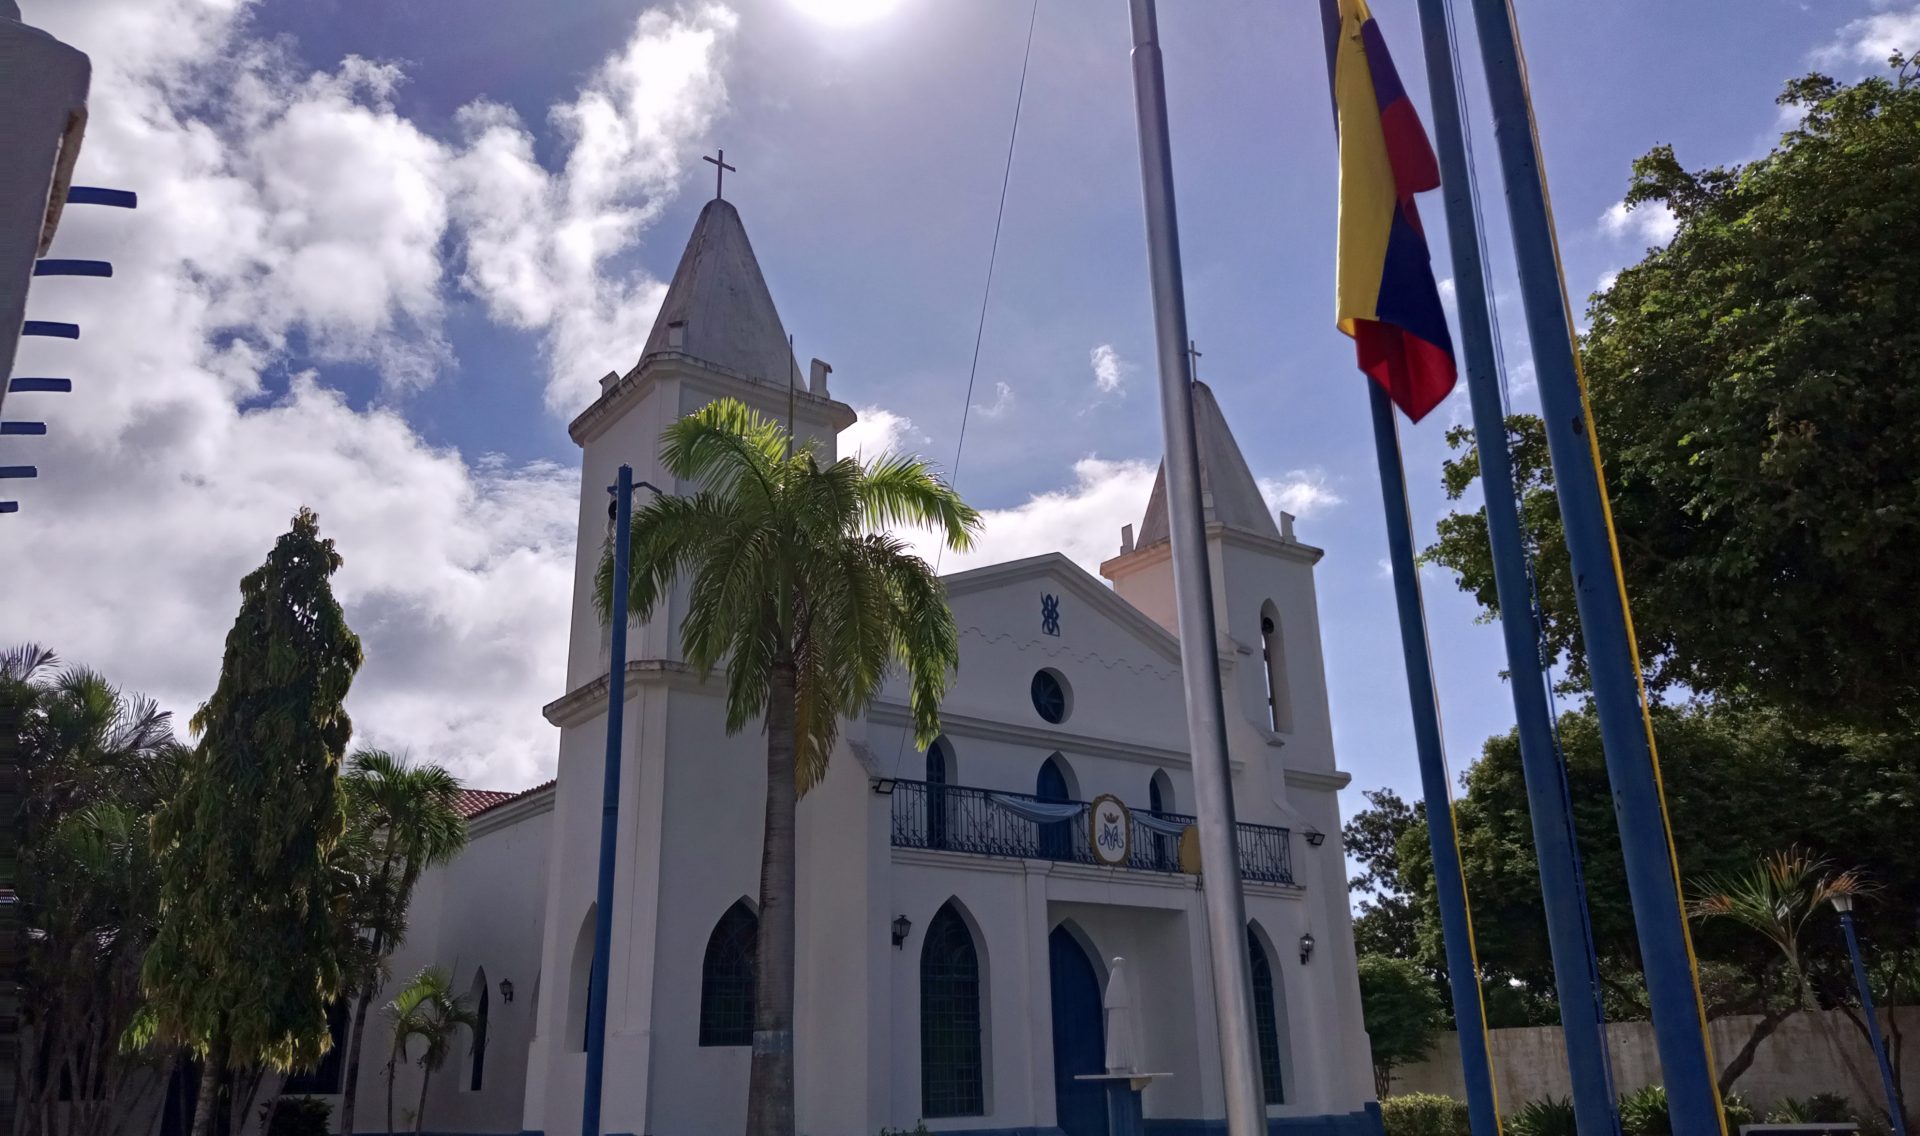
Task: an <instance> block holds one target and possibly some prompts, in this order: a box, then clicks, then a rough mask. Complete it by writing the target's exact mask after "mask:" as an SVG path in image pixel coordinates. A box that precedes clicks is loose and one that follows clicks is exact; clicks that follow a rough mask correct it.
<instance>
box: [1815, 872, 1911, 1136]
mask: <svg viewBox="0 0 1920 1136" xmlns="http://www.w3.org/2000/svg"><path fill="white" fill-rule="evenodd" d="M1833 909H1834V910H1835V911H1838V912H1839V913H1840V928H1841V929H1842V930H1844V931H1845V932H1846V933H1847V955H1848V956H1849V957H1851V958H1852V959H1853V981H1854V984H1855V985H1857V986H1858V987H1859V988H1860V1009H1861V1010H1862V1011H1863V1012H1864V1013H1865V1014H1866V1018H1867V1039H1868V1041H1870V1042H1871V1043H1872V1044H1873V1059H1874V1060H1875V1061H1876V1062H1878V1063H1879V1065H1880V1084H1881V1087H1882V1088H1884V1089H1885V1090H1886V1093H1887V1115H1888V1116H1889V1117H1891V1118H1892V1120H1893V1136H1907V1119H1906V1117H1905V1116H1903V1115H1902V1114H1901V1109H1900V1090H1899V1089H1898V1088H1896V1087H1895V1086H1894V1082H1893V1066H1892V1065H1890V1064H1888V1063H1887V1045H1886V1042H1884V1041H1882V1040H1880V1019H1879V1017H1878V1016H1876V1015H1875V1014H1874V1012H1873V991H1872V990H1871V989H1869V988H1868V987H1867V967H1866V964H1865V963H1863V962H1861V961H1860V938H1859V936H1857V935H1855V934H1854V933H1853V897H1852V896H1851V895H1836V896H1834V897H1833Z"/></svg>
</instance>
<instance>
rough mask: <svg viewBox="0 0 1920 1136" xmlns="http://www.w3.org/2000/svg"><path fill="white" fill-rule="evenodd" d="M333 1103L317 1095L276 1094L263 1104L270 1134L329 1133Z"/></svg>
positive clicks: (312, 1135)
mask: <svg viewBox="0 0 1920 1136" xmlns="http://www.w3.org/2000/svg"><path fill="white" fill-rule="evenodd" d="M332 1120H333V1106H332V1105H331V1104H328V1103H327V1102H326V1101H323V1100H321V1099H319V1098H318V1097H276V1098H275V1099H273V1100H270V1101H268V1102H267V1103H266V1104H263V1105H261V1106H260V1127H261V1128H262V1129H264V1130H265V1131H266V1134H267V1136H330V1134H331V1133H332V1131H333V1123H332Z"/></svg>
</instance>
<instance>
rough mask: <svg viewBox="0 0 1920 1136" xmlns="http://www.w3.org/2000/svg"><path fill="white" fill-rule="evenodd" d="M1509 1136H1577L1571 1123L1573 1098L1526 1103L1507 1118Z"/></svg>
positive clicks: (1555, 1098)
mask: <svg viewBox="0 0 1920 1136" xmlns="http://www.w3.org/2000/svg"><path fill="white" fill-rule="evenodd" d="M1506 1128H1507V1132H1508V1133H1510V1136H1578V1132H1579V1129H1578V1128H1577V1127H1576V1126H1575V1125H1574V1122H1573V1098H1571V1097H1542V1098H1540V1099H1539V1100H1537V1101H1528V1102H1527V1103H1526V1104H1525V1105H1524V1106H1523V1107H1522V1108H1521V1109H1520V1111H1519V1112H1516V1113H1514V1114H1513V1115H1512V1116H1510V1117H1508V1118H1507V1125H1506Z"/></svg>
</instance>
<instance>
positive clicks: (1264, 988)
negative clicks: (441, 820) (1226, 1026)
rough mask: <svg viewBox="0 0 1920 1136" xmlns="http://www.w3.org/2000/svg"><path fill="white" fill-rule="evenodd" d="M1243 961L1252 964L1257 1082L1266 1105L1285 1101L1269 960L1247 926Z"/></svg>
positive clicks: (1278, 1025) (1278, 1024) (1277, 1010)
mask: <svg viewBox="0 0 1920 1136" xmlns="http://www.w3.org/2000/svg"><path fill="white" fill-rule="evenodd" d="M1247 960H1248V961H1249V962H1251V963H1252V964H1253V966H1252V969H1253V1032H1254V1033H1255V1034H1256V1035H1257V1036H1258V1038H1259V1040H1260V1084H1261V1087H1262V1088H1264V1089H1265V1090H1266V1100H1267V1103H1268V1104H1285V1103H1286V1099H1287V1098H1286V1091H1285V1087H1284V1086H1283V1085H1282V1084H1281V1081H1280V1014H1279V1008H1278V1004H1277V999H1276V998H1275V997H1274V989H1273V961H1272V960H1271V959H1269V958H1268V957H1267V952H1266V948H1264V947H1262V946H1261V945H1260V936H1258V935H1256V934H1254V932H1253V928H1252V927H1248V928H1247Z"/></svg>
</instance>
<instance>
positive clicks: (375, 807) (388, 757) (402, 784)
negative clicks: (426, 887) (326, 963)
mask: <svg viewBox="0 0 1920 1136" xmlns="http://www.w3.org/2000/svg"><path fill="white" fill-rule="evenodd" d="M341 784H342V788H343V789H344V790H345V792H346V800H347V827H348V830H349V835H350V837H351V838H352V844H353V846H354V848H355V850H356V858H361V859H363V860H364V868H363V869H362V874H361V878H362V880H363V881H364V883H363V884H362V888H363V890H362V893H361V895H360V896H359V897H358V898H357V899H356V901H355V903H354V910H353V920H354V923H355V927H354V934H355V936H356V938H357V939H359V940H360V941H361V945H362V948H363V949H362V951H361V952H360V957H359V958H358V959H357V963H358V967H357V970H358V973H357V974H356V975H355V976H354V978H353V983H354V987H355V990H356V991H357V993H356V994H355V997H354V1012H353V1028H352V1032H351V1033H350V1034H349V1035H348V1037H347V1058H346V1063H345V1074H346V1076H345V1083H344V1084H343V1085H342V1086H341V1095H340V1131H341V1132H343V1133H351V1132H352V1131H353V1114H354V1105H355V1102H356V1101H357V1100H358V1097H359V1088H360V1056H361V1050H362V1045H363V1041H364V1039H365V1036H366V1027H367V1017H368V1012H367V1011H368V1009H369V1008H370V1007H371V1006H372V1004H373V995H374V992H375V991H376V990H378V989H379V988H380V985H381V982H382V980H383V978H384V977H385V971H386V964H387V959H388V958H390V957H391V956H392V955H393V952H394V949H395V948H397V947H398V946H399V945H400V943H401V941H402V940H403V939H404V938H405V937H406V932H407V927H406V917H407V907H408V905H409V904H410V903H412V901H413V889H414V885H415V884H417V883H419V882H420V875H421V873H423V872H425V871H426V870H427V869H428V868H430V867H432V866H433V865H435V864H441V863H445V862H446V861H448V860H451V859H452V858H453V857H454V855H455V854H456V853H458V852H459V851H460V850H461V849H462V848H464V847H466V844H467V822H466V819H465V818H464V817H462V816H461V815H460V811H459V810H458V809H457V808H455V807H454V802H455V801H456V800H457V799H458V798H459V796H460V781H459V779H458V778H456V777H455V776H454V775H453V774H452V773H449V772H448V771H447V770H446V769H445V768H443V767H441V766H438V765H432V764H423V765H409V764H408V763H407V762H406V761H405V760H404V759H402V758H399V757H395V756H394V755H393V754H390V753H387V752H385V751H384V750H364V749H363V750H358V751H356V752H355V753H354V755H353V756H352V758H351V759H349V761H348V768H347V775H346V776H345V777H344V778H342V781H341Z"/></svg>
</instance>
